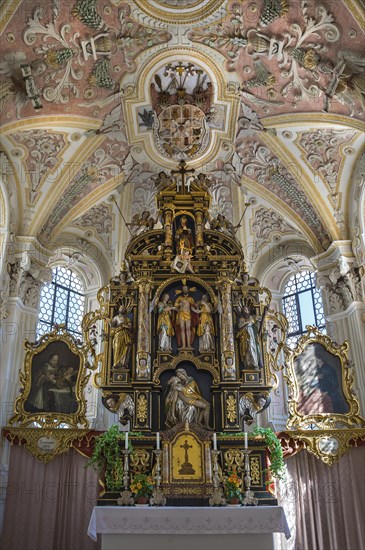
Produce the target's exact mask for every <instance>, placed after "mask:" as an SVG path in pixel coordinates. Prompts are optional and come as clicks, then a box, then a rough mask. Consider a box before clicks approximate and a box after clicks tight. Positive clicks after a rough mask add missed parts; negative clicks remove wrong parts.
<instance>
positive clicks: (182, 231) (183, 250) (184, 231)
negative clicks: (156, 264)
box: [171, 216, 194, 273]
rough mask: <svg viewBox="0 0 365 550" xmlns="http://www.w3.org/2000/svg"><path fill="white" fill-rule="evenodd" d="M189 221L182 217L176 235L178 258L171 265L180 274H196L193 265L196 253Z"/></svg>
mask: <svg viewBox="0 0 365 550" xmlns="http://www.w3.org/2000/svg"><path fill="white" fill-rule="evenodd" d="M187 221H188V218H187V217H186V216H182V217H181V219H180V225H179V227H178V228H177V229H176V233H175V244H176V257H175V259H174V261H173V262H172V264H171V265H172V267H173V269H175V270H176V271H178V272H179V273H185V272H186V271H190V273H194V269H193V266H192V265H191V259H192V255H193V251H194V238H193V233H192V231H191V229H190V227H188V225H187Z"/></svg>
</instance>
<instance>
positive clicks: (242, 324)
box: [236, 306, 260, 370]
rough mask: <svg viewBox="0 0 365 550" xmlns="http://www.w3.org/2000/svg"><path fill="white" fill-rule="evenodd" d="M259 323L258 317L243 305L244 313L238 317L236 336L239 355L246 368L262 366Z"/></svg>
mask: <svg viewBox="0 0 365 550" xmlns="http://www.w3.org/2000/svg"><path fill="white" fill-rule="evenodd" d="M257 323H258V319H257V318H256V317H254V316H253V315H251V313H250V310H249V308H248V307H247V306H243V309H242V315H241V317H239V319H238V332H237V334H236V338H237V340H238V343H239V355H240V359H241V361H242V363H243V368H244V369H253V370H258V369H259V368H260V344H259V341H258V336H257V334H258V330H257V326H256V325H257Z"/></svg>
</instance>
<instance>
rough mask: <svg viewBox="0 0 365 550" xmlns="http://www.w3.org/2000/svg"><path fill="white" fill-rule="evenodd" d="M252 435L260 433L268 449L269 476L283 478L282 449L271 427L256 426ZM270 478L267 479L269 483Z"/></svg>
mask: <svg viewBox="0 0 365 550" xmlns="http://www.w3.org/2000/svg"><path fill="white" fill-rule="evenodd" d="M253 435H261V436H262V437H263V438H264V441H265V443H266V445H267V446H268V448H269V451H270V462H271V464H270V469H269V473H270V477H271V478H272V477H276V479H284V472H285V464H284V458H283V449H282V447H281V443H280V440H279V438H278V437H277V436H276V434H275V432H273V431H272V429H271V428H258V427H256V428H255V429H254V431H253ZM270 481H271V480H269V483H270Z"/></svg>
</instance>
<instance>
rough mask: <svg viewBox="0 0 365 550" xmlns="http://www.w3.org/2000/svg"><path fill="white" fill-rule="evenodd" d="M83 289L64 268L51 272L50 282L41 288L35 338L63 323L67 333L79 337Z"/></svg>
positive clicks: (74, 276) (77, 280) (82, 312)
mask: <svg viewBox="0 0 365 550" xmlns="http://www.w3.org/2000/svg"><path fill="white" fill-rule="evenodd" d="M84 303H85V295H84V287H83V284H82V282H81V280H80V279H79V277H78V276H77V275H75V273H73V272H72V271H71V269H67V268H66V267H62V266H58V267H55V268H54V269H53V270H52V282H51V283H49V284H46V285H44V286H43V288H42V291H41V299H40V306H39V318H38V323H37V337H39V336H41V335H42V334H44V333H45V332H49V331H50V330H51V329H52V328H53V326H54V325H55V324H58V325H59V324H61V323H64V324H65V325H66V329H67V331H68V332H71V333H73V334H74V335H75V336H81V321H82V318H83V315H84Z"/></svg>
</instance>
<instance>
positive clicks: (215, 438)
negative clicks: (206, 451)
mask: <svg viewBox="0 0 365 550" xmlns="http://www.w3.org/2000/svg"><path fill="white" fill-rule="evenodd" d="M216 450H217V434H216V433H215V432H214V434H213V451H216Z"/></svg>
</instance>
